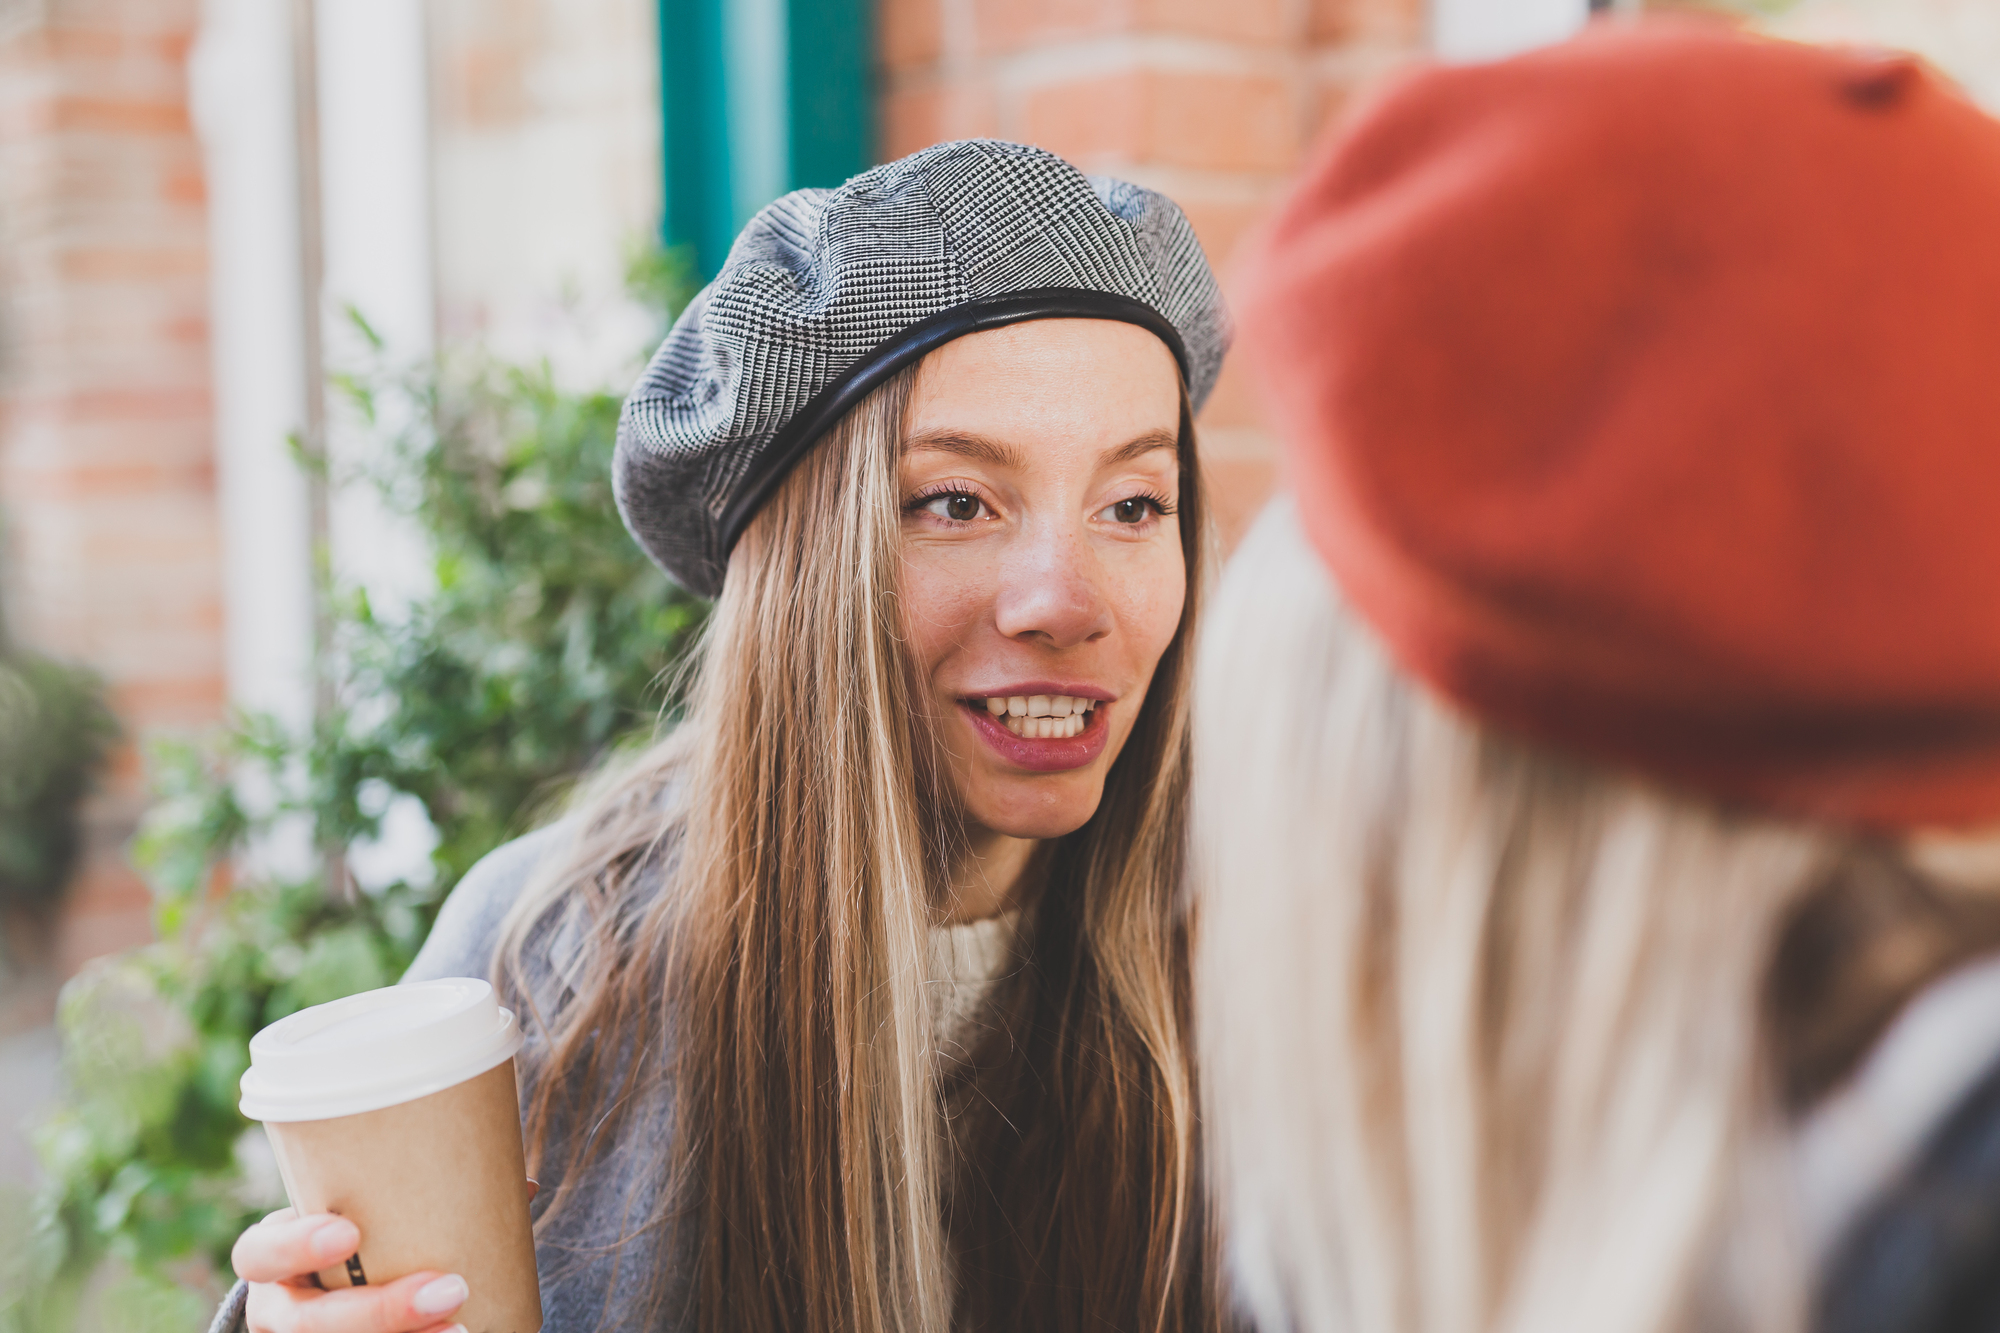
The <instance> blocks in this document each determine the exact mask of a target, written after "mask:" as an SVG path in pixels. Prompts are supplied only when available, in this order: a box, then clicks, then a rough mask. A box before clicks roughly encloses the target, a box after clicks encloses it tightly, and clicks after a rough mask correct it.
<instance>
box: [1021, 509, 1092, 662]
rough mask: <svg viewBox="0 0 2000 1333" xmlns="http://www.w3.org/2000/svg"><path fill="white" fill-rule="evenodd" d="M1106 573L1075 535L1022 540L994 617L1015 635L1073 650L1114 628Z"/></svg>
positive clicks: (1046, 534) (1067, 534)
mask: <svg viewBox="0 0 2000 1333" xmlns="http://www.w3.org/2000/svg"><path fill="white" fill-rule="evenodd" d="M1101 580H1102V571H1101V570H1100V569H1099V568H1098V564H1097V561H1096V559H1095V557H1094V556H1093V555H1092V554H1091V552H1090V550H1089V548H1088V546H1087V545H1086V544H1085V543H1084V542H1082V541H1081V540H1079V539H1078V538H1077V537H1076V536H1075V535H1074V534H1070V533H1040V534H1036V535H1034V536H1032V537H1029V538H1028V539H1027V540H1026V541H1024V542H1021V543H1017V544H1016V546H1015V549H1014V550H1012V551H1010V552H1009V553H1008V559H1007V561H1006V564H1005V567H1004V568H1003V569H1002V570H1001V575H1000V587H999V595H998V597H997V598H996V601H995V605H994V619H995V622H996V624H997V626H998V628H999V630H1000V632H1001V633H1002V634H1004V635H1006V636H1007V637H1008V638H1010V639H1035V640H1040V641H1041V642H1043V643H1045V644H1046V645H1047V646H1049V647H1051V648H1071V647H1074V646H1076V645H1077V644H1080V643H1088V642H1090V641H1091V640H1092V639H1098V638H1102V637H1103V636H1105V635H1106V634H1109V633H1110V632H1111V606H1110V603H1109V601H1108V600H1107V599H1106V598H1105V596H1104V589H1103V587H1102V586H1101Z"/></svg>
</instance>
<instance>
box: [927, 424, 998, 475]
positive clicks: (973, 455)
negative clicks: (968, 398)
mask: <svg viewBox="0 0 2000 1333" xmlns="http://www.w3.org/2000/svg"><path fill="white" fill-rule="evenodd" d="M903 449H904V451H905V452H909V453H914V452H915V451H916V450H919V449H936V450H938V451H939V452H941V453H947V454H957V455H958V456H959V457H960V458H970V459H972V460H973V461H974V462H979V463H991V464H992V465H993V466H995V467H1003V468H1015V469H1018V468H1020V467H1021V466H1022V459H1021V451H1020V450H1018V449H1016V448H1015V447H1014V446H1013V445H1011V444H1007V443H1005V442H1003V441H1001V440H995V439H991V438H989V437H988V436H985V435H975V434H972V433H971V432H969V431H959V430H927V431H925V432H923V433H922V434H921V435H912V436H910V438H909V439H907V440H905V441H903Z"/></svg>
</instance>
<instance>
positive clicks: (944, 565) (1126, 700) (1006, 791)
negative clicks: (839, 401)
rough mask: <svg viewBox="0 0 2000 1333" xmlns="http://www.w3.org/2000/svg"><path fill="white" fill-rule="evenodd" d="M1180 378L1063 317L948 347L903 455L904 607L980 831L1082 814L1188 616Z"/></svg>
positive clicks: (1104, 325) (1137, 342)
mask: <svg viewBox="0 0 2000 1333" xmlns="http://www.w3.org/2000/svg"><path fill="white" fill-rule="evenodd" d="M1179 425H1180V381H1179V378H1178V374H1177V372H1176V369H1175V365H1174V359H1173V354H1172V353H1170V352H1169V351H1168V350H1167V348H1166V346H1165V344H1163V343H1162V342H1161V341H1160V340H1159V339H1158V338H1157V337H1155V336H1154V335H1153V334H1151V333H1148V332H1146V331H1145V330H1144V329H1141V328H1138V327H1136V326H1134V325H1130V324H1122V323H1117V322H1115V321H1110V320H1082V319H1058V320H1039V321H1034V322H1030V323H1025V324H1014V325H1009V326H1007V327H1005V328H1000V329H993V330H989V331H987V332H984V333H975V334H971V335H968V336H966V337H963V338H959V339H957V340H956V341H954V342H951V343H949V344H947V345H946V346H944V347H942V348H940V349H938V350H937V351H935V352H933V353H931V355H930V356H929V357H927V358H926V359H925V361H924V363H923V366H922V369H921V371H920V372H919V374H918V377H917V382H916V386H915V390H914V394H913V397H912V401H911V404H910V416H909V434H908V438H907V440H906V442H905V444H904V448H903V456H902V475H901V482H902V497H903V597H904V619H905V623H906V627H907V630H908V633H909V636H910V646H911V648H912V650H913V652H914V655H915V660H916V662H917V667H918V672H919V677H920V688H921V689H923V690H925V691H927V692H928V694H929V696H930V697H929V700H928V702H929V704H930V712H931V714H932V716H933V717H935V718H936V719H938V722H937V725H938V726H940V727H941V728H942V735H941V737H940V739H941V741H942V743H943V744H942V748H943V750H944V752H945V754H946V755H947V756H948V757H949V765H950V776H951V779H952V784H953V787H954V789H955V792H956V795H957V796H958V798H959V802H960V806H961V810H962V813H963V815H964V817H965V819H966V821H967V823H968V824H969V825H970V828H969V830H968V831H969V832H971V833H973V834H975V835H977V833H979V832H980V831H982V830H983V831H986V832H990V833H995V834H1002V835H1007V836H1012V837H1019V838H1050V837H1059V836H1061V835H1062V834H1065V833H1069V832H1072V831H1074V830H1075V829H1077V828H1079V827H1080V826H1082V824H1083V823H1084V821H1086V820H1088V819H1089V818H1090V816H1091V815H1092V813H1094V812H1095V811H1096V809H1097V803H1098V801H1099V799H1100V798H1101V797H1102V796H1103V794H1104V776H1105V774H1106V773H1107V772H1109V771H1110V768H1111V765H1112V763H1113V761H1115V760H1116V759H1117V758H1118V754H1119V751H1120V750H1122V749H1123V748H1124V745H1125V740H1126V738H1127V737H1128V736H1129V735H1130V734H1131V731H1132V723H1133V720H1134V719H1135V718H1136V717H1137V716H1138V714H1139V706H1140V704H1142V703H1143V702H1144V701H1145V698H1146V687H1147V686H1148V685H1149V684H1150V683H1151V681H1152V678H1153V669H1154V667H1155V666H1157V665H1158V663H1159V660H1160V655H1161V654H1162V653H1163V652H1165V651H1166V648H1167V644H1168V643H1169V642H1170V641H1171V640H1172V639H1173V637H1174V631H1175V629H1176V628H1177V627H1178V626H1179V624H1180V617H1181V605H1182V602H1183V601H1184V600H1185V598H1186V595H1187V570H1186V566H1185V564H1184V562H1183V560H1182V556H1181V538H1180V523H1179V520H1178V519H1177V518H1176V517H1175V510H1176V508H1177V507H1178V505H1179V503H1180V470H1179V467H1180V459H1179V454H1178V449H1177V438H1176V437H1177V435H1178V431H1179Z"/></svg>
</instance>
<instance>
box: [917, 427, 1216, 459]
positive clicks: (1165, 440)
mask: <svg viewBox="0 0 2000 1333" xmlns="http://www.w3.org/2000/svg"><path fill="white" fill-rule="evenodd" d="M903 448H904V450H905V451H906V452H915V451H916V450H919V449H936V450H938V451H939V452H941V453H947V454H957V455H958V456H959V457H960V458H970V459H973V460H974V461H976V462H980V463H991V464H992V465H993V466H995V467H1003V468H1019V467H1021V466H1022V459H1021V451H1020V450H1018V449H1016V448H1015V447H1014V446H1013V445H1011V444H1008V443H1006V442H1005V441H1004V440H996V439H993V438H992V437H990V436H986V435H978V434H975V433H973V432H971V431H962V430H929V431H925V432H923V433H922V434H920V435H912V436H910V437H909V438H908V439H907V440H905V441H903ZM1179 448H1180V437H1179V436H1178V435H1176V434H1175V433H1174V432H1173V431H1170V430H1149V431H1147V432H1146V433H1145V434H1144V435H1139V436H1135V437H1134V438H1132V439H1130V440H1127V441H1126V442H1125V443H1124V444H1121V445H1118V446H1117V447H1116V448H1113V449H1107V450H1105V452H1104V457H1103V458H1102V459H1100V460H1099V461H1098V466H1099V467H1117V466H1118V465H1119V464H1121V463H1130V462H1132V461H1133V460H1134V459H1137V458H1142V457H1144V456H1145V455H1147V454H1150V453H1152V452H1153V450H1155V449H1179Z"/></svg>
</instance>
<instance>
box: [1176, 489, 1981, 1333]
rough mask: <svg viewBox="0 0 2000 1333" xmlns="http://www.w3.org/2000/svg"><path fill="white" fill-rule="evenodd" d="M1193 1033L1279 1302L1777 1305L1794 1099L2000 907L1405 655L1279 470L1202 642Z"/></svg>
mask: <svg viewBox="0 0 2000 1333" xmlns="http://www.w3.org/2000/svg"><path fill="white" fill-rule="evenodd" d="M1196 675H1197V687H1196V719H1197V725H1196V752H1195V753H1196V763H1195V809H1196V812H1197V831H1196V837H1195V850H1194V858H1195V861H1194V863H1195V870H1196V879H1197V883H1198V885H1199V889H1198V894H1199V899H1200V910H1201V920H1202V934H1201V938H1200V941H1199V948H1198V951H1197V957H1196V1001H1197V1016H1198V1034H1197V1035H1198V1050H1199V1052H1200V1056H1201V1067H1202V1071H1203V1086H1204V1087H1205V1088H1206V1089H1207V1096H1206V1102H1207V1107H1208V1112H1209V1118H1208V1122H1207V1123H1208V1126H1209V1134H1210V1152H1211V1161H1212V1164H1213V1168H1214V1171H1215V1173H1216V1176H1217V1179H1218V1181H1219V1185H1218V1193H1219V1206H1220V1208H1221V1210H1222V1212H1223V1219H1222V1220H1223V1226H1224V1229H1225V1234H1226V1236H1227V1238H1228V1240H1227V1246H1228V1251H1229V1255H1230V1259H1231V1265H1232V1268H1233V1270H1234V1274H1235V1277H1236V1280H1237V1283H1238V1286H1239V1292H1240V1295H1241V1297H1242V1299H1243V1300H1244V1301H1245V1302H1246V1303H1247V1304H1248V1305H1249V1306H1250V1308H1251V1311H1252V1313H1253V1314H1254V1315H1255V1317H1256V1318H1257V1320H1258V1322H1259V1323H1260V1324H1262V1325H1263V1326H1265V1327H1268V1328H1273V1329H1277V1328H1285V1329H1292V1328H1296V1329H1300V1330H1306V1331H1308V1333H1323V1331H1328V1330H1353V1331H1355V1333H1488V1331H1495V1333H1669V1331H1670V1330H1682V1329H1688V1328H1692V1327H1697V1326H1699V1327H1702V1328H1727V1329H1756V1330H1785V1329H1792V1328H1796V1327H1798V1325H1799V1324H1800V1322H1801V1320H1802V1317H1803V1311H1804V1304H1803V1303H1804V1301H1805V1299H1806V1295H1807V1290H1808V1281H1807V1274H1806V1271H1805V1270H1806V1261H1805V1259H1804V1258H1803V1256H1802V1248H1801V1245H1800V1244H1799V1243H1798V1242H1797V1239H1796V1232H1795V1228H1794V1227H1793V1225H1792V1218H1791V1216H1790V1213H1789V1206H1788V1194H1787V1187H1788V1184H1789V1181H1788V1178H1787V1177H1786V1176H1785V1175H1784V1174H1783V1172H1784V1170H1785V1169H1786V1168H1785V1160H1784V1157H1783V1155H1782V1154H1781V1153H1780V1152H1779V1151H1777V1148H1778V1146H1779V1144H1780V1142H1781V1141H1782V1136H1783V1135H1784V1133H1785V1132H1786V1128H1787V1124H1788V1118H1789V1117H1790V1116H1792V1115H1794V1114H1796V1113H1797V1112H1798V1111H1799V1110H1800V1109H1801V1108H1802V1107H1803V1106H1805V1105H1808V1104H1810V1102H1811V1101H1812V1100H1813V1099H1814V1098H1816V1097H1817V1096H1819V1095H1821V1094H1822V1093H1824V1092H1825V1091H1826V1090H1827V1088H1828V1087H1830V1086H1831V1085H1833V1084H1834V1083H1836V1082H1837V1081H1838V1080H1839V1079H1840V1077H1842V1075H1843V1074H1844V1073H1845V1072H1846V1071H1847V1070H1848V1069H1849V1068H1851V1067H1852V1065H1853V1064H1854V1062H1855V1061H1856V1060H1857V1059H1858V1058H1859V1056H1860V1054H1861V1053H1862V1052H1863V1051H1865V1049H1866V1048H1867V1045H1868V1044H1869V1042H1871V1041H1872V1040H1873V1038H1874V1037H1875V1036H1876V1035H1877V1034H1879V1032H1880V1031H1881V1029H1882V1027H1883V1026H1884V1025H1885V1024H1886V1023H1887V1022H1888V1021H1889V1019H1890V1018H1891V1017H1892V1016H1893V1014H1894V1013H1895V1012H1896V1010H1897V1008H1898V1007H1899V1006H1900V1005H1901V1003H1902V1002H1903V1000H1904V999H1906V998H1907V997H1908V996H1909V995H1910V994H1911V993H1913V992H1914V991H1915V990H1916V989H1918V988H1920V987H1921V985H1922V984H1923V983H1924V982H1925V981H1926V980H1927V979H1928V978H1930V977H1932V976H1935V975H1936V974H1937V973H1938V972H1940V971H1942V970H1943V969H1944V968H1946V967H1948V966H1949V965H1951V964H1952V963H1953V962H1954V961H1956V960H1957V959H1959V958H1962V957H1963V956H1965V955H1966V954H1968V953H1969V952H1972V951H1974V950H1975V949H1977V948H1979V947H1982V945H1983V947H1989V948H1990V947H1992V946H1993V944H1994V942H1995V940H1996V938H2000V926H1996V922H1995V920H1994V919H1993V913H1992V912H1991V910H1990V908H1991V903H1992V899H1991V896H1990V895H1974V896H1973V897H1971V898H1965V899H1961V898H1957V897H1954V896H1953V892H1952V891H1951V890H1949V889H1947V888H1944V887H1942V886H1940V885H1939V884H1936V883H1934V882H1932V881H1931V880H1929V879H1927V878H1925V877H1924V876H1923V875H1922V874H1920V873H1919V872H1918V871H1916V870H1915V869H1914V867H1913V866H1912V864H1911V862H1910V861H1909V859H1908V858H1907V857H1905V856H1904V855H1903V853H1902V851H1901V849H1899V848H1897V847H1894V846H1891V845H1888V844H1886V843H1884V842H1882V841H1880V840H1872V839H1868V838H1866V837H1861V836H1858V835H1852V834H1848V833H1844V832H1841V831H1838V830H1834V829H1830V828H1824V827H1818V826H1813V825H1810V824H1802V823H1791V822H1785V821H1780V820H1774V819H1767V818H1758V817H1753V816H1747V815H1736V814H1730V813H1726V812H1723V811H1720V810H1717V809H1714V808H1712V807H1709V806H1707V805H1704V804H1699V803H1696V802H1694V801H1690V800H1685V799H1681V798H1678V797H1675V796H1671V795H1668V794H1666V793H1663V792H1661V791H1659V790H1656V789H1654V788H1652V787H1650V786H1648V785H1646V784H1644V783H1642V782H1639V781H1636V780H1630V779H1626V778H1623V777H1619V776H1615V775H1613V774H1610V773H1608V772H1605V771H1601V770H1598V769H1595V768H1593V767H1590V766H1588V765H1585V764H1582V763H1577V762H1572V761H1569V760H1566V759H1563V758H1560V757H1557V756H1554V755H1551V754H1548V753H1545V752H1543V751H1540V750H1538V749H1535V748H1532V747H1529V746H1526V745H1522V744H1518V743H1515V742H1512V741H1509V740H1507V739H1505V738H1503V737H1500V736H1497V735H1495V734H1493V733H1491V732H1488V731H1486V730H1484V729H1482V728H1480V727H1478V726H1477V725H1475V724H1473V723H1471V722H1469V721H1467V720H1466V719H1464V718H1463V717H1461V716H1459V715H1458V714H1456V713H1455V712H1453V711H1452V710H1450V709H1449V708H1447V707H1445V706H1442V705H1441V704H1439V703H1438V702H1436V701H1435V700H1434V699H1433V698H1432V697H1431V696H1429V695H1428V694H1427V693H1425V692H1423V691H1421V690H1419V689H1416V688H1413V687H1412V686H1411V685H1410V684H1409V683H1408V682H1407V680H1406V679H1405V678H1404V677H1403V675H1402V674H1401V672H1400V671H1399V670H1398V669H1397V668H1396V666H1395V665H1394V664H1393V663H1392V662H1391V661H1390V660H1389V658H1388V657H1387V656H1386V654H1385V653H1384V652H1383V651H1382V650H1381V648H1380V647H1379V646H1378V645H1377V643H1376V642H1375V640H1374V639H1373V638H1372V636H1371V635H1370V634H1369V633H1368V632H1367V631H1366V630H1365V629H1363V628H1362V627H1360V626H1359V625H1358V624H1357V623H1356V622H1355V621H1354V620H1353V619H1352V618H1350V616H1349V615H1348V614H1347V613H1346V612H1345V610H1344V609H1343V608H1342V606H1341V604H1340V600H1339V598H1338V595H1337V594H1336V592H1335V590H1334V589H1333V587H1332V586H1331V584H1330V581H1329V580H1328V578H1327V576H1326V574H1325V571H1324V569H1323V567H1322V565H1321V563H1320V561H1319V559H1318V558H1317V557H1316V555H1315V554H1314V553H1313V551H1312V550H1311V549H1310V548H1309V547H1308V546H1307V544H1306V543H1305V541H1304V539H1303V538H1302V537H1301V536H1300V534H1299V531H1298V527H1297V523H1296V520H1295V517H1294V514H1293V511H1292V509H1291V507H1290V503H1289V502H1288V501H1286V502H1281V503H1279V504H1277V505H1274V506H1273V508H1272V510H1271V511H1270V512H1269V513H1267V514H1266V515H1265V517H1264V518H1263V519H1262V520H1260V522H1259V524H1258V525H1257V527H1256V529H1255V530H1254V531H1253V532H1252V534H1251V535H1250V536H1249V538H1248V539H1247V540H1246V541H1245V542H1244V545H1243V548H1242V549H1241V550H1240V551H1239V553H1238V554H1237V556H1236V558H1235V560H1234V562H1232V565H1231V567H1230V569H1229V571H1228V573H1227V574H1226V575H1225V577H1224V579H1223V581H1222V584H1221V587H1220V588H1219V590H1218V595H1217V598H1216V601H1215V605H1214V607H1213V609H1212V611H1211V614H1210V619H1209V622H1208V624H1207V625H1206V627H1205V629H1204V633H1203V649H1202V654H1201V660H1200V664H1199V666H1198V669H1197V673H1196Z"/></svg>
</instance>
